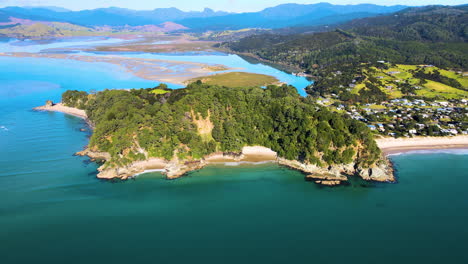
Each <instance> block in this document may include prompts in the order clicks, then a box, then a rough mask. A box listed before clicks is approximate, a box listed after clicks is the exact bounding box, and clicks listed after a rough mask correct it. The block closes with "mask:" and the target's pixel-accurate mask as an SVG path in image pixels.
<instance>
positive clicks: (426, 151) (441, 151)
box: [388, 149, 468, 156]
mask: <svg viewBox="0 0 468 264" xmlns="http://www.w3.org/2000/svg"><path fill="white" fill-rule="evenodd" d="M415 154H424V155H427V154H451V155H468V149H424V150H411V151H402V152H397V153H391V154H389V155H388V156H401V155H415Z"/></svg>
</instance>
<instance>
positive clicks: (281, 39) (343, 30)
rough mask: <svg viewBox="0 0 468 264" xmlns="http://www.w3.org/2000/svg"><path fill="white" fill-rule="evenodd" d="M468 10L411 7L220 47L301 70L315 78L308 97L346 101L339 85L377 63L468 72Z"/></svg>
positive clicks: (461, 7) (460, 8)
mask: <svg viewBox="0 0 468 264" xmlns="http://www.w3.org/2000/svg"><path fill="white" fill-rule="evenodd" d="M467 11H468V8H467V7H466V6H460V7H445V6H431V7H422V8H410V9H406V10H403V11H400V12H398V13H395V14H392V15H388V16H378V17H374V18H365V19H358V20H354V21H352V22H349V23H347V24H344V25H342V26H340V28H339V29H335V30H333V31H330V32H322V33H316V34H295V35H288V36H284V35H283V36H281V35H273V34H264V35H256V36H250V37H246V38H244V39H241V40H239V41H236V42H230V43H223V44H222V46H224V47H227V48H229V49H231V50H233V51H236V52H242V53H249V54H252V55H253V56H257V57H260V58H261V59H265V60H268V61H271V62H273V63H278V64H285V65H289V66H294V67H299V68H301V69H303V70H304V71H306V72H308V73H310V74H312V75H313V76H315V77H314V78H315V84H314V87H312V88H311V89H309V92H311V93H317V92H318V93H320V94H322V95H324V94H326V93H329V94H330V93H332V92H334V93H338V92H339V93H343V94H344V95H346V96H343V97H348V96H347V93H346V91H344V89H341V90H340V89H338V87H342V88H343V87H347V86H348V84H350V83H351V81H352V80H353V79H354V80H356V78H359V76H362V71H363V68H369V67H372V66H373V65H374V64H375V63H376V62H377V61H386V62H390V63H393V64H411V65H420V64H425V65H436V66H438V67H440V68H446V69H457V70H463V71H464V70H466V69H468V44H467V40H468V12H467ZM336 72H340V74H339V75H337V74H336ZM335 87H336V89H335Z"/></svg>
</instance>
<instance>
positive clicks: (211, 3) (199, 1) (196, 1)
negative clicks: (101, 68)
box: [0, 0, 468, 12]
mask: <svg viewBox="0 0 468 264" xmlns="http://www.w3.org/2000/svg"><path fill="white" fill-rule="evenodd" d="M319 2H330V3H332V4H359V3H373V4H379V5H397V4H402V5H413V6H417V5H429V4H444V5H447V4H450V5H459V4H466V3H468V0H329V1H326V0H318V1H314V0H0V6H2V7H4V6H41V5H42V6H60V7H65V8H68V9H72V10H81V9H92V8H98V7H109V6H118V7H124V8H130V9H139V10H149V9H154V8H158V7H177V8H179V9H182V10H185V11H189V10H201V9H203V8H204V7H209V8H212V9H214V10H224V11H231V12H247V11H258V10H261V9H264V8H266V7H271V6H275V5H279V4H283V3H300V4H312V3H319Z"/></svg>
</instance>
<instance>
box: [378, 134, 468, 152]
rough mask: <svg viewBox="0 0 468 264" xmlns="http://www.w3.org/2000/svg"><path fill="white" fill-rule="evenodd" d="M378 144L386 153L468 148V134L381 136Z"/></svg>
mask: <svg viewBox="0 0 468 264" xmlns="http://www.w3.org/2000/svg"><path fill="white" fill-rule="evenodd" d="M376 142H377V145H378V146H379V147H380V149H381V150H382V151H383V152H384V153H385V154H393V153H399V152H407V151H413V150H430V149H465V148H466V149H468V136H467V135H461V136H452V137H414V138H379V139H376Z"/></svg>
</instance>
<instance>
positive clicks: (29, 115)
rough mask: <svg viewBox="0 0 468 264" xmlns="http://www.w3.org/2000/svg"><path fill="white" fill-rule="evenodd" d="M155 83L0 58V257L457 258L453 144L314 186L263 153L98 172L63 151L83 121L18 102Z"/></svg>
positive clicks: (460, 209) (463, 184)
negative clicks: (384, 177)
mask: <svg viewBox="0 0 468 264" xmlns="http://www.w3.org/2000/svg"><path fill="white" fill-rule="evenodd" d="M155 85H156V84H155V83H153V82H150V81H147V80H143V79H140V78H136V77H134V76H132V75H130V74H128V73H125V72H123V71H122V70H121V69H120V68H119V67H117V66H113V65H108V64H99V63H85V62H77V61H64V60H53V59H30V58H0V168H1V170H0V245H1V246H0V254H1V261H0V263H2V264H3V263H6V264H10V263H100V264H102V263H156V262H160V263H168V262H170V263H199V262H204V263H467V262H468V256H467V255H466V252H465V250H466V245H467V244H468V228H466V223H468V192H467V191H466V189H467V186H468V174H467V171H468V153H467V152H466V151H439V152H431V153H427V151H426V152H424V153H409V154H401V155H394V156H391V159H392V161H393V162H394V164H395V168H396V170H397V176H398V183H397V184H385V183H367V182H363V181H361V180H359V179H352V181H351V183H350V185H349V186H339V187H334V188H328V187H320V186H318V185H315V184H314V183H312V182H307V181H305V179H304V175H303V174H301V173H300V172H298V171H294V170H289V169H287V168H284V167H280V166H278V165H275V164H271V163H266V164H255V165H253V164H240V165H238V166H223V165H216V166H215V165H213V166H208V167H206V168H204V169H202V170H199V171H195V172H192V173H190V174H189V175H188V176H186V177H183V178H180V179H177V180H172V181H168V180H165V179H164V178H163V176H162V175H161V174H160V173H147V174H142V175H139V176H138V177H137V178H136V179H135V180H129V181H124V182H121V181H102V180H98V179H97V178H96V169H97V166H98V165H97V164H95V163H91V162H89V161H88V160H87V159H86V158H84V157H76V156H73V153H75V152H76V151H79V150H81V149H82V148H83V147H84V146H85V145H86V144H87V142H88V136H89V135H90V133H91V131H89V129H88V128H87V127H86V124H85V123H84V122H83V120H81V119H79V118H77V117H73V116H67V115H64V114H62V113H53V112H36V111H32V110H31V108H32V107H35V106H38V105H42V104H43V103H44V101H45V100H46V99H53V100H55V101H57V100H59V99H60V95H61V93H62V92H64V91H65V90H67V89H79V90H87V91H90V90H93V89H95V90H101V89H104V88H135V87H152V86H155ZM80 129H85V130H86V131H84V132H83V131H80ZM229 165H236V164H229Z"/></svg>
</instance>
